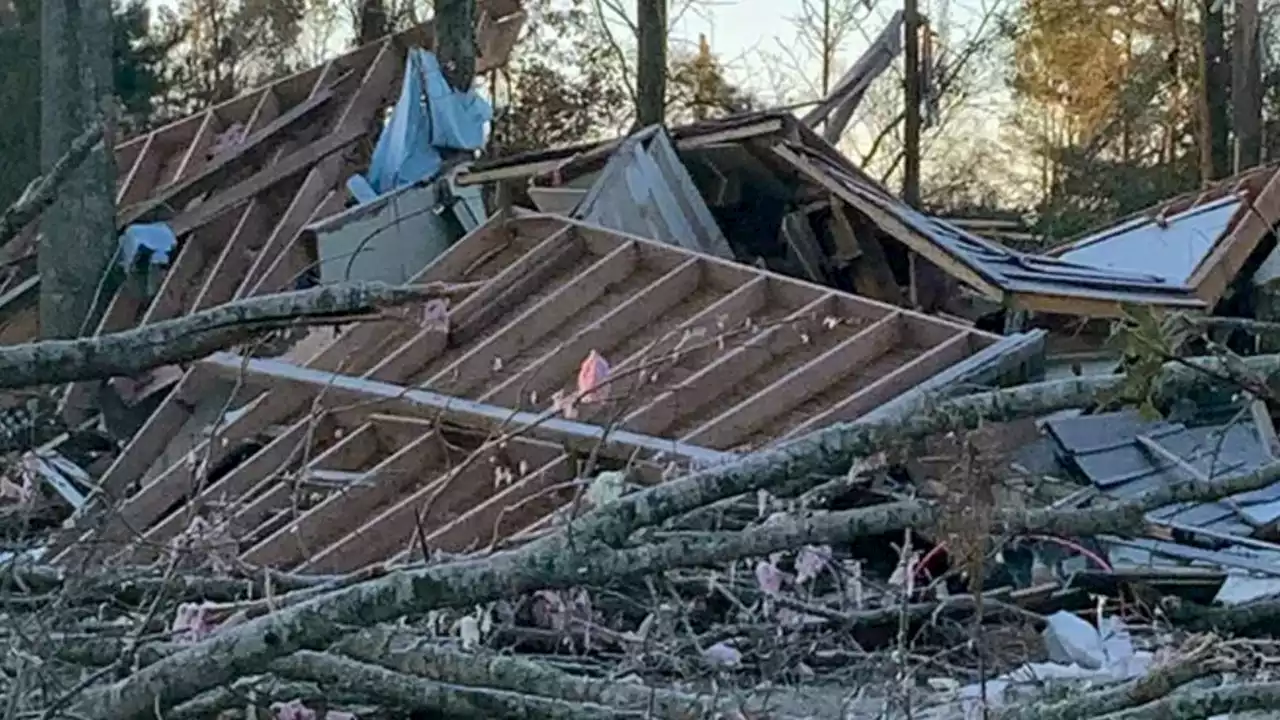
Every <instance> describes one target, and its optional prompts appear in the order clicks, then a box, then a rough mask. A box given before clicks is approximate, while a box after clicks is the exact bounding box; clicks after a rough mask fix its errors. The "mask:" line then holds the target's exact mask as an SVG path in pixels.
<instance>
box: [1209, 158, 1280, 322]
mask: <svg viewBox="0 0 1280 720" xmlns="http://www.w3.org/2000/svg"><path fill="white" fill-rule="evenodd" d="M1271 172H1272V175H1271V177H1270V179H1269V180H1267V184H1266V186H1265V187H1263V188H1262V191H1261V192H1260V193H1258V194H1257V195H1256V197H1250V198H1248V200H1247V202H1249V211H1248V212H1246V213H1245V214H1244V217H1243V218H1242V219H1241V220H1240V221H1239V222H1238V223H1236V225H1235V227H1234V228H1233V229H1232V230H1231V232H1230V233H1229V234H1228V235H1227V237H1226V238H1224V239H1222V240H1219V241H1218V243H1217V244H1215V245H1214V247H1213V250H1212V252H1210V253H1209V255H1208V256H1206V257H1205V258H1204V259H1202V260H1201V261H1200V263H1199V264H1198V265H1197V266H1196V269H1195V270H1194V271H1193V272H1192V273H1191V278H1190V279H1189V280H1188V281H1187V284H1189V285H1191V286H1192V287H1194V288H1195V289H1196V296H1197V297H1199V298H1200V299H1201V300H1202V301H1204V303H1205V305H1207V306H1209V307H1212V306H1214V305H1216V304H1217V302H1218V300H1220V299H1221V298H1222V296H1223V294H1224V293H1226V291H1227V288H1228V287H1230V286H1231V283H1232V282H1234V281H1235V279H1236V275H1238V274H1239V273H1240V270H1241V269H1242V268H1243V267H1244V265H1245V263H1246V262H1248V260H1249V258H1250V256H1252V255H1253V251H1254V250H1255V249H1256V248H1257V247H1258V244H1259V243H1261V242H1262V240H1263V238H1266V237H1269V236H1270V234H1271V228H1272V227H1275V225H1276V223H1277V222H1280V171H1275V170H1272V171H1271Z"/></svg>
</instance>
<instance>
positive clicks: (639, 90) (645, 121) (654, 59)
mask: <svg viewBox="0 0 1280 720" xmlns="http://www.w3.org/2000/svg"><path fill="white" fill-rule="evenodd" d="M636 45H637V52H638V55H639V57H638V58H637V59H636V129H639V128H642V127H647V126H649V125H658V124H660V123H662V121H663V120H664V119H665V118H666V114H667V0H636Z"/></svg>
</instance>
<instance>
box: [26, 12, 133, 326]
mask: <svg viewBox="0 0 1280 720" xmlns="http://www.w3.org/2000/svg"><path fill="white" fill-rule="evenodd" d="M42 5H43V9H42V16H41V24H42V29H41V59H42V65H43V68H42V73H41V79H40V82H41V95H42V98H43V100H42V103H41V128H42V129H41V133H40V135H41V147H40V156H41V166H42V168H43V171H44V173H45V174H46V175H49V174H50V173H51V172H52V171H53V169H54V166H55V165H56V163H57V162H58V160H59V159H60V158H61V157H62V156H63V155H64V154H66V153H67V151H68V150H69V149H70V148H71V146H72V143H73V142H74V140H75V138H76V137H77V136H79V135H81V134H82V133H83V132H84V131H85V129H86V128H87V127H89V126H90V125H91V124H93V123H94V122H102V123H103V124H104V127H109V123H108V122H106V120H107V118H105V114H106V113H105V111H106V109H107V108H108V107H110V106H111V105H110V104H111V103H112V95H113V92H114V85H113V77H112V50H113V32H112V19H111V3H108V2H71V1H70V0H48V1H47V2H44V3H42ZM105 135H106V138H105V140H104V142H103V143H102V144H101V146H95V147H94V148H93V149H92V150H90V152H89V154H88V157H86V158H85V160H84V162H83V163H81V164H80V166H79V167H78V168H76V170H75V171H74V172H72V173H71V174H70V177H69V178H68V179H67V182H66V183H65V184H64V186H63V190H62V192H61V193H60V195H59V196H58V199H57V200H56V201H55V202H54V204H53V207H52V209H51V210H50V211H49V212H47V213H45V216H44V217H43V219H42V221H41V230H42V232H41V239H40V245H39V255H38V258H37V268H38V272H39V273H40V333H41V336H42V337H45V338H69V337H76V336H78V335H80V334H81V329H82V328H84V327H88V326H89V325H90V323H91V322H92V321H91V320H89V318H90V317H91V315H92V314H93V313H94V311H95V309H94V307H93V305H94V302H95V298H96V297H97V296H98V294H99V293H98V289H99V288H100V287H101V285H102V281H103V279H104V276H105V274H106V272H107V271H108V269H109V268H110V266H111V261H112V258H113V257H114V256H115V252H116V241H117V236H116V227H115V220H116V218H115V214H116V212H115V211H116V206H115V175H116V172H115V157H114V142H113V138H112V133H111V132H110V131H108V132H106V133H105ZM100 302H101V299H99V303H100Z"/></svg>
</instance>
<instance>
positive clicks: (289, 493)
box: [147, 419, 382, 540]
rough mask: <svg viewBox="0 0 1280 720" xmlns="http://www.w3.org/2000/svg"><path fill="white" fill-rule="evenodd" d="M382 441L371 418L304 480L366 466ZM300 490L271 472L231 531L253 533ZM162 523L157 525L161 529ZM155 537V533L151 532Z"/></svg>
mask: <svg viewBox="0 0 1280 720" xmlns="http://www.w3.org/2000/svg"><path fill="white" fill-rule="evenodd" d="M381 447H382V443H381V438H380V437H379V434H378V431H377V425H376V424H375V423H374V422H373V421H372V419H371V420H370V422H366V423H364V424H363V425H360V426H358V427H357V428H356V429H355V430H353V431H351V432H349V433H347V434H346V435H344V436H343V437H342V439H341V440H339V441H338V442H336V443H334V444H333V445H331V446H329V447H328V448H327V449H326V450H325V451H324V452H322V453H320V454H319V455H317V456H316V457H314V458H312V459H311V460H310V461H308V462H307V464H306V466H305V467H304V468H303V469H302V472H301V475H302V481H303V482H305V481H306V479H307V478H308V477H310V476H311V475H313V474H315V473H317V472H320V471H325V470H337V471H355V470H359V469H360V468H362V467H364V466H365V465H366V464H368V462H369V461H370V460H371V459H373V457H374V456H375V455H376V454H377V453H378V452H379V451H380V450H381ZM296 491H297V486H296V484H295V483H289V482H283V481H282V480H281V479H280V478H278V477H275V476H274V475H268V476H266V477H264V478H262V480H261V481H260V482H259V483H258V485H257V486H255V487H254V489H253V490H251V491H250V492H249V493H248V497H249V498H250V499H249V500H248V501H246V502H243V503H240V504H239V505H238V507H236V509H235V512H233V513H232V514H231V516H230V517H228V518H227V532H228V533H229V534H230V535H231V536H232V537H234V538H242V537H246V536H248V535H250V534H251V533H252V532H253V531H254V530H255V529H257V528H258V527H260V526H261V525H262V524H263V523H265V522H266V521H267V519H268V518H270V517H271V516H272V515H273V514H275V513H276V512H278V511H279V510H281V509H282V508H286V507H288V506H289V504H290V500H291V499H292V498H293V495H294V493H295V492H296ZM163 524H164V523H161V525H157V526H156V527H155V528H153V531H154V530H156V529H159V528H160V527H161V526H162V525H163ZM147 539H148V540H151V539H152V538H151V533H150V532H149V533H148V537H147Z"/></svg>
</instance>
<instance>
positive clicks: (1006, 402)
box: [80, 356, 1280, 720]
mask: <svg viewBox="0 0 1280 720" xmlns="http://www.w3.org/2000/svg"><path fill="white" fill-rule="evenodd" d="M1197 362H1198V363H1200V364H1202V365H1206V366H1212V364H1213V361H1210V360H1198V361H1197ZM1244 363H1245V364H1246V365H1247V366H1250V367H1251V368H1252V369H1253V370H1255V371H1263V372H1264V373H1265V374H1266V375H1274V374H1275V373H1276V372H1277V370H1280V356H1260V357H1256V358H1249V359H1247V360H1245V361H1244ZM1124 379H1125V378H1124V376H1103V377H1100V378H1075V379H1071V380H1066V381H1061V382H1052V383H1040V384H1038V385H1032V386H1024V387H1021V388H1013V389H1009V390H1002V391H997V392H994V393H984V394H982V395H979V396H976V398H965V399H961V400H956V401H952V402H949V403H945V404H943V405H940V406H938V407H936V408H934V409H932V410H930V411H928V412H925V411H910V412H908V411H906V410H904V412H903V413H902V414H901V416H899V418H898V419H891V420H884V421H881V422H878V423H862V424H860V423H843V424H838V425H836V426H834V427H832V428H828V429H826V430H821V431H818V432H816V433H813V434H812V435H811V436H809V437H808V438H804V439H801V440H798V441H796V442H793V443H788V444H787V445H785V446H783V448H781V449H778V450H774V451H771V452H764V453H760V454H758V455H753V456H750V457H748V458H745V459H743V460H740V461H737V462H734V463H732V464H729V465H725V466H721V467H717V468H713V469H710V470H707V471H704V472H702V473H698V474H695V475H692V476H690V477H687V478H685V479H683V480H677V481H673V482H671V483H669V484H667V485H663V486H659V487H656V488H653V489H650V490H646V491H642V492H640V493H636V494H635V495H633V496H628V497H627V498H623V500H622V501H620V502H618V503H614V504H612V505H610V506H606V507H604V508H602V509H601V510H599V511H596V513H595V514H594V515H593V516H592V518H591V522H590V523H583V524H582V525H581V528H588V529H590V528H593V527H594V532H596V533H598V535H596V537H609V536H610V535H616V534H621V535H622V537H626V536H628V535H630V531H631V530H634V529H636V528H639V527H643V526H646V525H653V524H656V523H658V522H661V521H663V520H665V519H668V518H671V517H675V516H678V515H680V514H682V513H684V512H687V511H688V510H690V509H693V508H696V507H698V506H699V505H701V504H706V503H709V502H714V501H716V500H719V499H721V498H724V497H729V496H732V495H737V494H742V493H744V492H748V491H750V490H752V489H754V488H760V487H771V486H775V485H780V484H784V483H786V482H787V481H789V480H790V481H792V482H797V481H798V482H800V483H801V484H803V483H804V482H813V481H812V480H811V479H809V477H808V476H809V474H810V473H813V472H815V471H818V470H821V469H823V468H830V467H831V466H833V465H836V466H838V465H840V464H847V463H848V462H850V460H851V459H852V458H853V457H856V456H859V455H866V454H869V453H871V452H873V451H876V450H877V449H879V448H880V447H882V446H883V444H884V443H885V442H895V441H900V440H901V439H902V438H903V437H904V436H910V435H912V434H915V435H928V434H932V433H935V432H938V431H941V430H946V429H960V428H963V427H973V426H976V425H977V424H978V423H979V422H981V421H983V420H990V419H1014V418H1017V417H1025V416H1028V415H1034V414H1038V413H1041V412H1044V411H1046V410H1051V409H1056V408H1062V407H1072V406H1079V405H1083V404H1089V403H1092V402H1095V401H1096V399H1097V397H1098V395H1099V393H1103V392H1107V391H1114V390H1117V389H1119V387H1120V385H1119V383H1121V382H1123V381H1124ZM1160 380H1161V382H1160V383H1159V385H1158V386H1157V387H1156V390H1157V391H1159V392H1160V393H1163V394H1164V395H1166V396H1167V395H1169V394H1171V393H1186V392H1188V391H1189V390H1191V389H1193V388H1198V387H1201V386H1203V385H1211V384H1212V382H1213V380H1212V378H1207V376H1206V375H1205V374H1204V373H1203V372H1202V371H1200V370H1198V369H1197V368H1194V367H1193V368H1186V367H1182V366H1165V368H1164V370H1163V373H1162V375H1161V378H1160ZM1277 478H1280V464H1276V465H1272V466H1268V467H1266V468H1264V469H1262V470H1260V471H1258V472H1254V473H1250V474H1248V475H1243V476H1237V477H1231V478H1226V479H1222V480H1218V481H1215V482H1213V483H1210V484H1206V485H1196V484H1183V485H1178V486H1173V487H1169V488H1164V489H1161V490H1157V491H1153V492H1151V493H1148V494H1146V495H1143V496H1142V497H1141V498H1139V499H1138V500H1137V501H1134V502H1125V503H1113V504H1109V505H1105V506H1102V507H1100V508H1092V509H1089V510H1087V511H1080V510H1041V511H1031V512H1027V511H1021V512H1019V511H1013V510H1006V511H1005V512H1002V513H999V514H998V515H997V517H996V521H995V524H994V532H1006V533H1018V532H1026V531H1028V530H1034V531H1039V532H1048V533H1052V534H1067V535H1070V534H1077V533H1078V534H1088V533H1096V532H1101V531H1121V532H1123V531H1124V530H1126V529H1127V530H1130V531H1131V530H1133V529H1134V528H1136V527H1141V526H1142V519H1143V516H1144V514H1145V512H1146V511H1147V510H1150V509H1152V508H1154V507H1160V506H1162V505H1166V504H1168V503H1171V502H1176V501H1202V500H1208V499H1214V498H1216V497H1221V496H1223V495H1229V494H1234V493H1238V492H1243V491H1245V490H1248V489H1255V488H1259V487H1264V486H1266V485H1269V484H1271V483H1273V482H1275V481H1276V479H1277ZM636 498H639V499H636ZM940 513H941V510H940V509H939V507H938V506H936V505H934V504H932V503H927V502H923V501H915V502H906V503H892V504H889V505H887V506H878V507H872V508H863V509H859V510H851V511H846V512H840V513H828V514H825V515H814V516H810V517H806V518H802V519H798V520H793V521H791V522H786V523H779V524H777V525H768V526H762V527H757V528H752V529H750V530H747V531H743V532H740V533H732V534H726V535H727V536H710V535H702V536H697V535H694V536H690V537H687V538H681V539H677V540H672V541H669V542H665V543H662V544H660V545H648V546H643V547H635V548H627V549H625V550H616V551H610V550H604V549H600V548H601V545H599V544H598V543H593V544H584V543H583V542H582V540H581V538H579V539H578V540H575V541H574V542H572V543H570V542H539V543H535V544H532V545H528V546H525V547H523V548H520V549H518V550H513V551H509V552H503V553H498V554H495V555H492V556H489V557H487V558H482V559H473V560H464V561H460V562H453V563H447V564H440V565H434V566H428V567H425V568H421V569H413V570H405V571H400V572H395V573H392V574H390V575H387V576H385V577H382V578H379V579H377V580H373V581H370V582H365V583H361V584H359V585H354V586H351V587H348V588H345V589H343V590H339V591H337V592H334V593H332V594H328V595H324V596H322V597H317V598H314V599H312V600H308V601H306V602H303V603H300V604H298V605H295V606H293V607H290V608H288V609H285V610H283V611H281V612H277V613H272V614H271V615H267V616H264V617H260V618H256V619H253V620H251V621H249V622H248V623H245V624H243V625H239V626H236V627H231V628H227V629H225V630H224V631H222V632H219V633H216V634H215V635H214V636H213V637H212V638H210V639H208V640H206V641H204V642H202V643H200V644H198V645H193V646H191V647H190V648H188V649H186V650H184V651H183V652H180V653H178V654H176V655H174V656H172V657H170V658H167V659H165V660H162V661H160V662H158V663H156V664H155V665H152V666H150V667H147V668H145V669H143V670H141V671H139V672H138V673H136V674H134V675H133V676H131V677H129V678H126V679H124V680H121V681H119V682H117V683H115V684H112V685H109V686H106V687H101V688H95V689H93V690H91V691H89V692H87V693H86V694H85V695H84V696H83V698H82V701H81V704H80V712H81V713H83V714H85V715H86V716H88V717H98V718H104V719H105V718H112V719H113V720H115V719H120V720H125V719H130V720H132V719H134V718H137V719H138V720H141V718H143V717H150V716H152V715H153V714H154V712H156V708H160V709H161V710H163V709H166V708H169V707H172V706H174V705H175V704H177V703H180V702H183V701H185V700H187V699H189V698H192V697H194V696H196V695H198V694H200V693H202V692H204V691H206V690H208V689H210V688H212V687H215V686H217V685H220V684H225V683H227V682H229V681H231V680H233V679H234V678H236V677H239V676H243V675H249V674H255V673H261V672H263V671H264V670H265V669H266V668H267V667H268V666H269V665H270V663H271V662H272V661H273V660H275V659H276V658H279V657H282V656H285V655H289V654H291V653H294V652H296V651H298V650H302V649H315V650H320V649H324V648H325V647H327V646H328V645H329V644H331V643H333V642H334V641H336V640H338V639H339V638H340V637H342V636H343V635H345V634H346V631H345V630H344V629H343V626H368V625H371V624H376V623H381V622H386V621H390V620H394V619H396V618H398V617H401V616H404V615H406V614H411V613H422V612H426V611H428V610H431V609H436V608H443V607H462V606H468V605H472V604H476V603H482V602H486V601H488V600H493V599H497V598H501V597H512V596H516V595H520V594H524V593H528V592H532V591H535V590H539V589H555V588H570V587H576V586H581V585H584V584H606V583H608V582H612V581H615V580H617V579H618V578H622V577H628V576H637V575H642V574H646V573H652V572H656V571H660V570H666V569H671V568H676V567H697V566H703V565H713V564H716V563H721V562H726V561H729V560H733V559H737V558H741V557H748V556H752V555H767V554H769V553H771V552H774V551H777V550H783V549H788V548H792V547H798V546H800V545H804V544H820V543H829V544H834V543H837V542H844V541H848V540H849V539H851V538H855V537H858V536H862V535H866V534H868V533H879V532H886V531H889V530H893V529H901V528H904V527H922V528H928V527H931V526H933V525H934V524H935V522H936V520H937V519H938V517H939V516H940ZM581 532H582V530H577V531H575V534H577V533H581ZM588 537H590V536H588Z"/></svg>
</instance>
